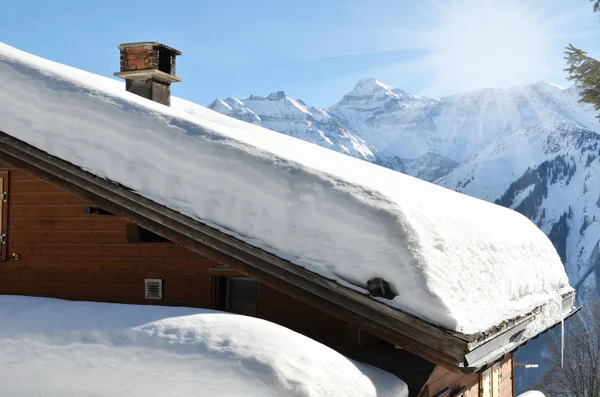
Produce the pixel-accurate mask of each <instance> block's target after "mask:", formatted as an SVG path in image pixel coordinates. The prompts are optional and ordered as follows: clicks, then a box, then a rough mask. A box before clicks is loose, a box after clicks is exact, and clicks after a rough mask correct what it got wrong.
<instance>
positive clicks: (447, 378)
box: [419, 355, 514, 397]
mask: <svg viewBox="0 0 600 397" xmlns="http://www.w3.org/2000/svg"><path fill="white" fill-rule="evenodd" d="M513 375H514V374H513V356H512V355H509V356H507V357H506V358H504V360H502V361H500V362H498V363H496V364H494V365H492V366H491V367H489V368H488V369H486V370H485V371H483V372H481V373H473V374H464V373H462V372H460V371H458V370H457V371H449V370H448V369H446V368H443V367H441V366H437V367H435V369H434V370H433V372H432V373H431V376H430V377H429V379H428V380H427V383H425V386H424V387H423V389H422V390H421V393H420V394H419V397H435V396H438V395H440V394H443V393H444V392H445V391H447V390H450V391H451V393H450V394H449V395H450V396H457V397H513V396H514V394H513Z"/></svg>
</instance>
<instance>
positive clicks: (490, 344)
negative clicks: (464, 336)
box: [461, 291, 581, 372]
mask: <svg viewBox="0 0 600 397" xmlns="http://www.w3.org/2000/svg"><path fill="white" fill-rule="evenodd" d="M562 298H563V299H562V307H561V309H562V320H561V321H564V320H566V319H567V318H569V317H571V316H572V315H574V314H575V313H577V312H578V311H579V310H580V309H581V306H579V307H576V306H575V291H572V292H571V293H569V294H566V295H564V296H563V297H562ZM543 308H544V306H540V307H538V308H536V309H535V310H534V311H533V312H531V313H529V314H528V315H526V316H523V317H521V318H519V319H515V320H514V321H513V322H512V324H510V326H508V328H505V329H504V330H503V331H501V332H496V333H494V334H493V335H492V336H490V337H488V338H486V339H483V340H479V341H473V342H470V343H469V345H468V346H469V352H468V353H467V354H465V361H464V363H463V364H462V366H461V369H462V370H463V371H464V372H477V371H479V370H480V369H482V368H485V367H487V366H489V365H491V364H493V363H495V362H496V361H498V360H500V359H501V358H502V357H504V356H505V355H506V354H507V353H510V352H512V351H514V350H516V349H517V348H519V347H520V346H522V345H524V344H526V343H527V342H528V341H529V340H531V339H535V338H537V337H538V336H540V335H542V334H543V333H545V332H547V331H548V330H550V329H552V328H554V327H555V326H556V325H558V324H559V323H560V321H559V322H556V323H554V324H552V325H551V326H549V327H547V328H545V329H544V330H542V331H540V332H538V333H537V334H535V335H532V336H528V337H527V336H525V331H526V329H527V326H528V325H529V324H531V323H532V322H533V321H535V320H536V317H537V316H539V315H542V311H543Z"/></svg>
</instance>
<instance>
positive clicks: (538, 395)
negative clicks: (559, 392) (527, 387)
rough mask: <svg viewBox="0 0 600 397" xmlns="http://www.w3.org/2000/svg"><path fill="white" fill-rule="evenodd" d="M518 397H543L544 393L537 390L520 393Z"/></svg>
mask: <svg viewBox="0 0 600 397" xmlns="http://www.w3.org/2000/svg"><path fill="white" fill-rule="evenodd" d="M518 397H545V396H544V393H542V392H541V391H537V390H531V391H526V392H525V393H521V394H519V395H518Z"/></svg>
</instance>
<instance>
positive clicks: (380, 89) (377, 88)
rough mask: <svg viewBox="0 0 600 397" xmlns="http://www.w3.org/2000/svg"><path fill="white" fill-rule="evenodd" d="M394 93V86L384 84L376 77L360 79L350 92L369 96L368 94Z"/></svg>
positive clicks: (353, 94) (352, 94) (351, 94)
mask: <svg viewBox="0 0 600 397" xmlns="http://www.w3.org/2000/svg"><path fill="white" fill-rule="evenodd" d="M381 94H383V95H394V93H393V92H392V87H390V86H389V85H386V84H383V83H382V82H380V81H379V80H376V79H374V78H366V79H362V80H360V81H359V82H358V83H357V84H356V85H355V86H354V89H353V90H352V91H350V93H349V94H348V95H349V96H367V95H381Z"/></svg>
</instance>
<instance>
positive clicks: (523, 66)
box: [411, 0, 589, 95]
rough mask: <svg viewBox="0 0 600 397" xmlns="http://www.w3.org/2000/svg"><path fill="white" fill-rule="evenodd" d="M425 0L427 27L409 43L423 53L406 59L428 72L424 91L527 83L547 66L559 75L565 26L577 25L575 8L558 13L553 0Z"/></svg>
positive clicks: (446, 91)
mask: <svg viewBox="0 0 600 397" xmlns="http://www.w3.org/2000/svg"><path fill="white" fill-rule="evenodd" d="M429 3H430V4H431V7H430V11H432V12H431V13H430V14H429V15H428V18H427V19H428V21H427V25H426V27H422V31H419V32H414V37H415V40H417V43H416V44H413V46H415V47H419V48H420V49H421V50H423V54H424V55H423V56H422V57H420V58H419V59H416V60H415V61H414V62H412V63H411V67H412V68H416V69H417V70H418V71H419V73H420V74H421V75H423V74H427V75H429V76H430V86H429V87H428V88H426V89H425V90H424V92H423V94H427V95H440V94H450V93H454V92H458V91H465V90H472V89H480V88H492V87H506V86H510V85H515V84H528V83H532V82H535V81H537V80H540V76H547V75H548V73H547V71H548V70H549V68H555V69H556V73H555V75H556V76H562V74H563V73H562V66H563V65H562V64H561V62H562V49H563V48H564V47H565V46H566V44H567V43H568V40H569V38H568V37H567V35H566V33H565V32H566V31H569V32H570V31H572V30H573V29H574V26H575V29H577V21H576V18H577V15H580V14H571V15H561V14H559V13H557V11H556V7H555V6H552V4H551V3H552V2H548V3H544V2H539V1H537V2H533V1H528V0H447V1H433V0H430V1H429ZM555 4H556V3H555ZM588 12H589V10H588ZM559 79H560V78H559Z"/></svg>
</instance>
